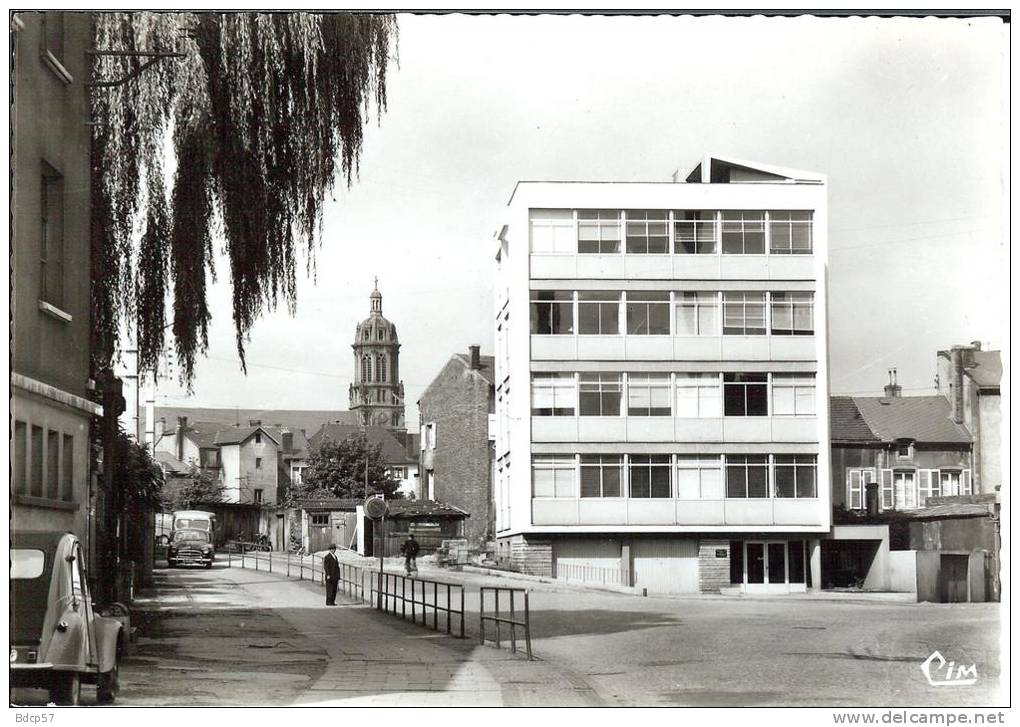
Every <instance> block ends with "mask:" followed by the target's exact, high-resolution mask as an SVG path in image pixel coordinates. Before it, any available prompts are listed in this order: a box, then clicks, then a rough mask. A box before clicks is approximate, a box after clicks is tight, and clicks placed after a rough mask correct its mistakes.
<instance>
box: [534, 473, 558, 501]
mask: <svg viewBox="0 0 1020 727" xmlns="http://www.w3.org/2000/svg"><path fill="white" fill-rule="evenodd" d="M531 472H532V482H533V487H534V493H535V495H534V496H535V497H555V496H556V488H555V479H554V477H553V471H552V470H551V469H547V468H545V467H533V468H532V470H531Z"/></svg>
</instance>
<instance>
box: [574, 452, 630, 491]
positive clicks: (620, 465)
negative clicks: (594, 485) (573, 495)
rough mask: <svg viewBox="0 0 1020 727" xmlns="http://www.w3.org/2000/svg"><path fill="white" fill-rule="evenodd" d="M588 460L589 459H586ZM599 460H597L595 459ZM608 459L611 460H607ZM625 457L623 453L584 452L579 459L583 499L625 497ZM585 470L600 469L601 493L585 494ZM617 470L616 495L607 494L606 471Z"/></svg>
mask: <svg viewBox="0 0 1020 727" xmlns="http://www.w3.org/2000/svg"><path fill="white" fill-rule="evenodd" d="M585 460H588V461H585ZM595 460H597V461H595ZM607 460H611V461H609V462H607ZM623 460H624V457H623V455H622V454H582V455H580V456H579V461H578V475H579V477H578V496H579V498H580V499H583V500H591V499H600V500H609V499H615V500H622V499H624V487H625V484H624V461H623ZM585 470H597V471H598V488H599V494H597V495H591V494H587V495H586V494H585ZM612 470H616V473H617V481H616V487H617V492H616V494H615V495H613V494H610V495H607V494H606V472H608V471H612Z"/></svg>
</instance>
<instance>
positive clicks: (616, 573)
mask: <svg viewBox="0 0 1020 727" xmlns="http://www.w3.org/2000/svg"><path fill="white" fill-rule="evenodd" d="M552 575H553V578H556V579H559V580H562V581H580V582H582V583H601V584H603V585H611V586H629V585H630V571H629V570H627V569H626V568H604V567H601V566H593V565H583V564H574V563H559V562H557V561H556V560H553V568H552Z"/></svg>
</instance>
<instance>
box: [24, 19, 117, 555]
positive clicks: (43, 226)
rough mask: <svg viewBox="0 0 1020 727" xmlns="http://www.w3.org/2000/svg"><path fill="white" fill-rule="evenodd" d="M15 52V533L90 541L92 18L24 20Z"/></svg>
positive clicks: (94, 410)
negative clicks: (63, 533) (88, 57)
mask: <svg viewBox="0 0 1020 727" xmlns="http://www.w3.org/2000/svg"><path fill="white" fill-rule="evenodd" d="M11 30H12V33H11V43H12V48H11V50H12V63H13V68H12V76H11V80H12V86H11V91H12V94H13V97H12V101H13V108H12V114H11V123H12V129H11V133H12V137H11V139H12V155H13V158H12V160H11V161H12V172H13V175H14V177H13V179H12V182H13V197H12V218H11V222H12V225H13V228H12V242H13V245H12V255H11V266H12V268H11V271H12V277H11V284H12V286H13V287H12V299H11V302H12V310H11V315H12V323H13V346H12V349H13V350H12V363H13V371H12V376H11V386H12V391H11V394H12V398H11V414H12V419H13V421H12V437H11V444H10V446H11V468H12V482H11V490H12V526H13V527H15V528H17V529H44V530H53V529H56V530H68V531H71V532H74V533H76V534H77V535H79V536H81V537H86V538H87V537H88V534H87V511H88V504H89V461H90V451H89V423H90V418H91V416H92V415H95V414H100V413H101V411H102V410H101V408H100V407H99V406H97V405H95V404H94V403H92V402H91V401H89V400H88V399H87V396H88V382H89V355H90V348H89V330H90V329H89V282H90V260H89V196H90V179H89V127H88V126H87V125H86V122H87V121H88V120H89V119H88V113H87V111H88V107H87V97H86V88H85V82H86V81H87V80H88V79H87V77H86V76H87V66H86V61H85V50H86V49H87V48H88V47H90V41H91V32H90V20H89V16H88V15H86V14H84V13H83V14H75V13H62V12H47V13H35V12H23V13H17V14H15V15H14V16H12V18H11Z"/></svg>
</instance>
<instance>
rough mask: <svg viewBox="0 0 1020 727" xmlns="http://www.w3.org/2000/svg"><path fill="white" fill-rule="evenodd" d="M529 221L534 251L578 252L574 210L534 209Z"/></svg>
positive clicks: (532, 249)
mask: <svg viewBox="0 0 1020 727" xmlns="http://www.w3.org/2000/svg"><path fill="white" fill-rule="evenodd" d="M529 223H530V225H531V251H532V252H538V253H574V252H577V238H575V237H574V211H573V210H550V209H533V210H531V211H530V213H529Z"/></svg>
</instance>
